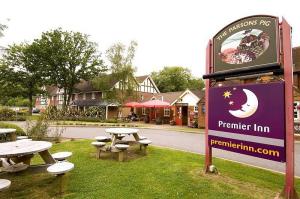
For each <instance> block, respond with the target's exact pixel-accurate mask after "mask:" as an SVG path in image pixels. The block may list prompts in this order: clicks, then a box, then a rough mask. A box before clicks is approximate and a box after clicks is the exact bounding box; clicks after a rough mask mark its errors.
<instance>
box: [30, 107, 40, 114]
mask: <svg viewBox="0 0 300 199" xmlns="http://www.w3.org/2000/svg"><path fill="white" fill-rule="evenodd" d="M39 112H40V109H38V108H32V113H39Z"/></svg>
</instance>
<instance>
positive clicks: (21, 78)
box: [0, 43, 43, 114]
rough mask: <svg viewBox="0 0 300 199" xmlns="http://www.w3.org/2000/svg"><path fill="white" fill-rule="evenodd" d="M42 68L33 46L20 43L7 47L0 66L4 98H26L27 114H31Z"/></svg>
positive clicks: (40, 84)
mask: <svg viewBox="0 0 300 199" xmlns="http://www.w3.org/2000/svg"><path fill="white" fill-rule="evenodd" d="M42 70H43V68H42V67H41V66H40V64H39V58H38V57H37V56H36V54H35V49H34V47H33V46H31V45H29V44H27V43H22V44H20V45H16V44H14V45H12V46H9V48H8V50H7V52H6V53H5V54H4V56H3V59H2V61H1V66H0V79H1V80H0V83H1V85H0V87H1V88H0V90H1V91H2V94H3V95H4V96H10V97H12V96H26V97H27V99H28V101H29V114H31V113H32V105H33V97H34V96H35V95H37V94H38V93H41V90H40V88H41V86H42V85H43V77H42V76H41V71H42Z"/></svg>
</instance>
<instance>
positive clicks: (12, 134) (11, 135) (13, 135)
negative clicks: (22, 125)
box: [10, 132, 17, 141]
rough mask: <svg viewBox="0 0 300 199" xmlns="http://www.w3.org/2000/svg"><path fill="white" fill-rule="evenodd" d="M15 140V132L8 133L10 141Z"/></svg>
mask: <svg viewBox="0 0 300 199" xmlns="http://www.w3.org/2000/svg"><path fill="white" fill-rule="evenodd" d="M16 140H17V134H16V132H12V133H10V141H16Z"/></svg>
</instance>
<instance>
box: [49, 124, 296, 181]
mask: <svg viewBox="0 0 300 199" xmlns="http://www.w3.org/2000/svg"><path fill="white" fill-rule="evenodd" d="M51 128H54V127H51ZM104 129H105V128H100V127H66V131H65V133H64V134H63V137H67V138H89V139H93V138H94V137H95V136H98V135H107V134H106V133H105V131H104ZM140 134H141V135H143V136H146V137H147V138H149V139H150V140H152V141H153V145H156V146H162V147H168V148H174V149H179V150H184V151H189V152H194V153H200V154H204V148H205V147H204V135H203V134H194V133H182V132H176V131H166V130H163V129H162V130H154V129H140ZM132 139H133V138H132ZM295 151H296V155H295V159H296V162H295V164H296V168H295V173H296V175H297V176H299V177H300V143H296V144H295ZM213 154H214V156H217V157H221V158H225V159H230V160H234V161H238V162H243V163H246V164H251V165H255V166H258V167H263V168H267V169H271V170H275V171H279V172H284V171H285V165H284V164H283V163H278V162H274V161H269V160H263V159H259V158H255V157H251V156H246V155H240V154H237V153H232V152H228V151H222V150H218V149H213ZM216 166H218V165H216Z"/></svg>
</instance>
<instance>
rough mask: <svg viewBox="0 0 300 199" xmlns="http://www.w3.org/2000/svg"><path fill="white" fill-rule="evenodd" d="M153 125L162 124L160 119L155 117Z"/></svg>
mask: <svg viewBox="0 0 300 199" xmlns="http://www.w3.org/2000/svg"><path fill="white" fill-rule="evenodd" d="M155 124H158V125H159V124H162V119H161V117H157V118H156V119H155Z"/></svg>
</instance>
